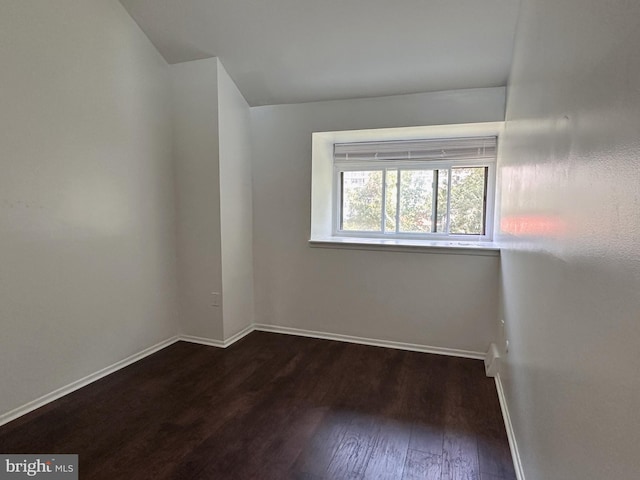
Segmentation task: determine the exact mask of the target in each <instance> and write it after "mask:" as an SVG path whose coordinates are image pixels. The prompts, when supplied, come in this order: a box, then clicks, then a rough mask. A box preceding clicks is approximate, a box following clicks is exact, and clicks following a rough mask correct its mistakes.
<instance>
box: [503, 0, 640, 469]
mask: <svg viewBox="0 0 640 480" xmlns="http://www.w3.org/2000/svg"><path fill="white" fill-rule="evenodd" d="M638 19H640V4H639V3H638V2H630V1H625V0H608V1H599V0H566V1H563V2H556V1H553V0H524V2H523V11H522V18H521V21H520V26H519V31H518V36H517V43H516V48H515V60H514V66H513V73H512V77H511V84H510V86H509V89H508V91H509V95H508V100H507V124H506V134H505V136H504V137H503V138H504V142H503V143H502V145H501V148H502V159H503V164H502V166H501V169H500V171H501V179H502V190H501V192H502V212H501V216H502V220H501V226H502V231H503V235H502V237H503V239H504V240H505V241H506V242H507V244H506V248H505V250H504V251H503V254H502V279H503V293H504V294H503V297H504V315H505V320H506V325H507V337H508V339H509V342H510V351H509V354H508V355H507V357H506V365H505V368H504V370H503V372H502V379H503V383H504V386H505V390H506V397H507V400H508V405H509V409H510V412H511V416H512V420H513V423H514V429H515V433H516V438H517V441H518V444H519V447H520V453H521V455H522V460H523V464H524V470H525V473H526V478H527V479H528V480H537V479H550V480H575V479H581V480H591V479H592V480H601V479H603V478H615V479H632V478H637V477H638V472H639V471H640V456H639V455H638V445H639V444H640V433H639V432H640V413H639V412H640V373H639V372H640V353H639V351H640V349H639V346H640V295H639V294H638V292H640V215H639V214H638V212H639V211H640V135H639V133H638V132H640V55H638V45H640V28H638V26H639V23H638Z"/></svg>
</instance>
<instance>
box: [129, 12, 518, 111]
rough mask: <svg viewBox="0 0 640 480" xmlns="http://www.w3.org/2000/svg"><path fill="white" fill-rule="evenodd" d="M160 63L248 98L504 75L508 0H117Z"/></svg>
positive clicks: (337, 94) (403, 87)
mask: <svg viewBox="0 0 640 480" xmlns="http://www.w3.org/2000/svg"><path fill="white" fill-rule="evenodd" d="M120 1H121V3H122V5H123V6H124V7H125V8H126V9H127V11H128V12H129V14H130V15H131V16H132V17H133V18H134V20H135V21H136V22H137V23H138V24H139V25H140V27H141V28H142V30H144V32H145V33H146V34H147V36H148V37H149V39H150V40H151V42H153V44H154V45H155V46H156V48H157V49H158V50H159V52H160V53H161V54H162V55H163V56H164V58H165V59H166V60H167V62H168V63H179V62H186V61H190V60H196V59H201V58H207V57H212V56H216V57H219V58H220V60H221V62H222V63H223V65H224V66H225V68H226V69H227V71H228V73H229V75H230V76H231V77H232V78H233V80H234V81H235V82H236V84H237V85H238V88H239V89H240V91H241V92H242V94H243V95H244V96H245V98H246V99H247V101H248V102H249V104H250V105H252V106H255V105H270V104H281V103H299V102H311V101H317V100H332V99H342V98H357V97H372V96H382V95H396V94H404V93H418V92H427V91H437V90H450V89H459V88H477V87H495V86H502V85H505V84H506V82H507V76H508V74H509V70H510V66H511V54H512V49H513V38H514V32H515V27H516V19H517V13H518V5H519V1H518V0H482V1H481V0H316V1H310V0H120Z"/></svg>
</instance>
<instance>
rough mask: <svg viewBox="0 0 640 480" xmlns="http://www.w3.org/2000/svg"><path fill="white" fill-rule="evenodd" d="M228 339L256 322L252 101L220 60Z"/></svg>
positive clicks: (224, 298)
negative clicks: (237, 85) (242, 92)
mask: <svg viewBox="0 0 640 480" xmlns="http://www.w3.org/2000/svg"><path fill="white" fill-rule="evenodd" d="M218 125H219V128H218V133H219V148H220V223H221V227H220V228H221V235H222V239H221V241H222V294H223V296H222V312H223V324H224V338H225V339H227V338H229V337H231V336H233V335H234V334H236V333H238V332H239V331H241V330H242V329H244V328H246V327H248V326H249V325H251V324H252V323H253V210H252V201H251V198H252V194H251V189H252V185H251V134H250V117H249V105H248V104H247V102H246V101H245V99H244V97H243V96H242V94H241V93H240V91H239V90H238V88H237V87H236V85H235V84H234V83H233V80H231V78H230V77H229V75H228V74H227V72H226V70H225V69H224V66H223V65H222V63H220V62H218Z"/></svg>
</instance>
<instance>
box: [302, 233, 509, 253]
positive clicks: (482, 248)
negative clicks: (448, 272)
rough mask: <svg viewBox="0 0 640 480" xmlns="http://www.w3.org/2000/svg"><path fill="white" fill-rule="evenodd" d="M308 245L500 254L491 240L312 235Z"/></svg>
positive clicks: (388, 250) (359, 248)
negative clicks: (434, 239)
mask: <svg viewBox="0 0 640 480" xmlns="http://www.w3.org/2000/svg"><path fill="white" fill-rule="evenodd" d="M309 246H310V247H314V248H337V249H346V250H377V251H385V252H413V253H437V254H445V255H478V256H484V257H498V256H500V247H499V246H498V245H497V244H496V243H493V242H465V241H453V240H452V241H442V240H441V241H433V240H413V239H412V240H409V239H382V238H360V237H313V238H311V239H310V240H309Z"/></svg>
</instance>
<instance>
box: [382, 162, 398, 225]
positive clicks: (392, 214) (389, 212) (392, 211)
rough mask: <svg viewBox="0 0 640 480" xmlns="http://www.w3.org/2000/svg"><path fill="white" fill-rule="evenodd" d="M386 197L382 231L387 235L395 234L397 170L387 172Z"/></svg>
mask: <svg viewBox="0 0 640 480" xmlns="http://www.w3.org/2000/svg"><path fill="white" fill-rule="evenodd" d="M386 196H387V198H386V199H385V216H384V230H385V232H387V233H395V231H396V210H397V207H398V170H387V186H386Z"/></svg>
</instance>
